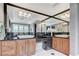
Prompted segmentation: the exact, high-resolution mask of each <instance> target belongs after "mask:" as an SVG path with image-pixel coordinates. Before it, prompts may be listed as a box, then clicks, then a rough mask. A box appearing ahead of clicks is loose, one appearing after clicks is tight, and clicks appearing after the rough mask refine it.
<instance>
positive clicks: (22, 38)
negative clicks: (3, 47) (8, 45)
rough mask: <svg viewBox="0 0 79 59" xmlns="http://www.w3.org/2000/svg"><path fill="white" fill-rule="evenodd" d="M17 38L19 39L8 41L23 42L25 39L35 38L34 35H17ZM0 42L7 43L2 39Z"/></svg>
mask: <svg viewBox="0 0 79 59" xmlns="http://www.w3.org/2000/svg"><path fill="white" fill-rule="evenodd" d="M18 37H19V39H17V38H16V37H14V38H13V39H10V40H25V39H33V38H35V37H34V35H19V36H18ZM1 41H7V40H4V39H2V40H1Z"/></svg>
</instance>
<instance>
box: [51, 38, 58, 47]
mask: <svg viewBox="0 0 79 59" xmlns="http://www.w3.org/2000/svg"><path fill="white" fill-rule="evenodd" d="M52 41H53V42H52V48H54V49H57V40H56V38H53V39H52Z"/></svg>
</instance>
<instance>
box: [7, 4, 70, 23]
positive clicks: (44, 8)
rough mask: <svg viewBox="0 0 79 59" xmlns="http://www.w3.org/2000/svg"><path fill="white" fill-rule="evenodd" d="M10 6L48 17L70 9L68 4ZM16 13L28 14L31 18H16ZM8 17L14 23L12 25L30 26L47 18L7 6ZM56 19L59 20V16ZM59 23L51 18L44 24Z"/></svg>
mask: <svg viewBox="0 0 79 59" xmlns="http://www.w3.org/2000/svg"><path fill="white" fill-rule="evenodd" d="M12 4H14V5H17V6H20V7H24V8H26V9H30V10H34V11H37V12H40V13H44V14H47V15H50V16H52V15H55V14H57V13H59V12H62V11H64V10H66V9H69V8H70V6H69V4H68V3H12ZM18 11H22V12H26V13H30V14H31V16H30V17H29V18H21V17H19V16H18ZM8 15H9V18H10V20H11V22H14V23H29V24H32V23H35V22H39V21H42V20H44V19H46V18H48V17H46V16H43V15H40V14H36V13H33V12H29V11H25V10H22V9H19V8H15V7H11V6H8ZM57 17H58V18H60V19H61V17H60V16H57ZM49 20H50V21H49ZM64 20H68V18H67V19H64ZM59 22H62V21H60V20H57V19H53V18H50V19H48V20H47V21H46V23H49V24H50V23H51V24H56V23H59Z"/></svg>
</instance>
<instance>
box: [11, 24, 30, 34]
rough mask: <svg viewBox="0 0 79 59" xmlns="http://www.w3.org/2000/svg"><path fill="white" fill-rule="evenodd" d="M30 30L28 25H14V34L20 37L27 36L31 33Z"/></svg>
mask: <svg viewBox="0 0 79 59" xmlns="http://www.w3.org/2000/svg"><path fill="white" fill-rule="evenodd" d="M28 28H29V26H28V24H26V25H25V24H12V32H14V33H17V34H19V35H21V34H22V35H23V34H27V33H28V32H29V30H28Z"/></svg>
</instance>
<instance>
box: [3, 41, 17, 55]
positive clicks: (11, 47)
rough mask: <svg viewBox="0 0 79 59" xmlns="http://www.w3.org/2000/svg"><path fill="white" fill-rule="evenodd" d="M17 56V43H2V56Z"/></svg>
mask: <svg viewBox="0 0 79 59" xmlns="http://www.w3.org/2000/svg"><path fill="white" fill-rule="evenodd" d="M15 55H16V42H15V41H2V56H15Z"/></svg>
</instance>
